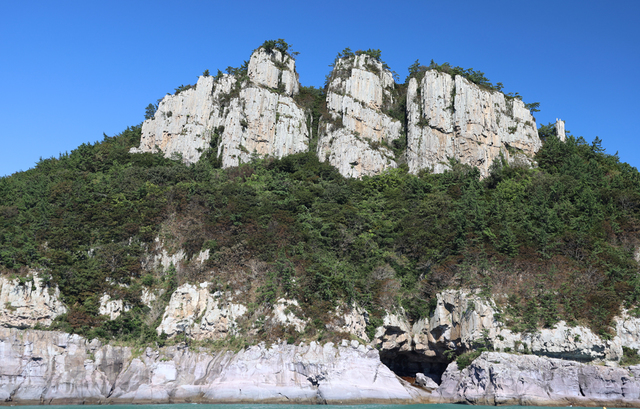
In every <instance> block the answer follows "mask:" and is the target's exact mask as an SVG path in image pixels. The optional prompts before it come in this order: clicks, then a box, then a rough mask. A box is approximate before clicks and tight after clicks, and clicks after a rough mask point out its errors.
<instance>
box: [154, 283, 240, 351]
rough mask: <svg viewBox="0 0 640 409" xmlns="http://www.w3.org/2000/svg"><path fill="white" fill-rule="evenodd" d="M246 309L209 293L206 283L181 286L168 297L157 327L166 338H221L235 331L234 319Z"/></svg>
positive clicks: (235, 322) (218, 295)
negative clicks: (177, 336) (179, 335)
mask: <svg viewBox="0 0 640 409" xmlns="http://www.w3.org/2000/svg"><path fill="white" fill-rule="evenodd" d="M246 312H247V307H245V306H244V305H242V304H239V303H233V302H231V301H230V300H229V296H228V295H224V294H222V293H220V292H215V293H213V294H211V293H210V292H209V283H207V282H204V283H200V285H198V286H195V285H192V284H184V285H182V286H180V287H178V288H177V289H176V291H175V292H174V293H173V294H172V295H171V300H170V301H169V305H168V306H167V307H166V309H165V312H164V314H163V316H162V322H161V323H160V325H159V326H158V328H157V332H158V334H162V333H163V332H164V333H165V334H167V335H169V336H173V335H176V334H186V335H187V336H190V337H192V338H195V339H205V338H206V339H221V338H224V337H226V336H227V335H234V334H236V332H237V320H238V318H240V317H242V316H243V315H244V314H245V313H246Z"/></svg>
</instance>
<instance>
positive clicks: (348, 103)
mask: <svg viewBox="0 0 640 409" xmlns="http://www.w3.org/2000/svg"><path fill="white" fill-rule="evenodd" d="M394 84H395V83H394V81H393V75H392V74H391V72H390V71H389V70H388V69H386V68H384V67H383V64H382V63H381V62H379V61H377V60H376V59H374V58H372V57H370V56H368V55H365V54H362V55H358V56H351V57H344V58H341V59H338V60H337V61H336V62H335V65H334V68H333V72H332V73H331V77H330V80H329V84H328V86H327V110H328V112H329V118H324V120H323V122H322V124H321V126H320V133H319V140H318V157H319V158H320V160H321V161H324V160H328V161H329V163H331V164H332V165H333V166H335V167H336V168H338V170H339V171H340V173H342V174H343V175H344V176H348V177H361V176H364V175H367V176H371V175H375V174H378V173H380V172H382V171H384V170H385V169H387V168H394V167H396V166H397V164H396V162H395V158H394V154H393V151H391V150H390V149H389V148H388V147H387V146H388V145H389V144H391V143H392V142H393V141H394V140H396V139H398V138H400V136H401V135H400V132H401V129H402V124H401V122H400V121H399V120H397V119H393V118H391V117H390V116H389V115H387V114H385V113H384V112H383V110H384V109H385V108H387V109H388V107H389V106H390V105H391V104H393V88H394Z"/></svg>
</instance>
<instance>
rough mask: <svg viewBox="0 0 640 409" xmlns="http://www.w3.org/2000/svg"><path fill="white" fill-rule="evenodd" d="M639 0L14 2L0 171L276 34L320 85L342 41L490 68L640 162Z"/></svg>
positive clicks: (309, 81)
mask: <svg viewBox="0 0 640 409" xmlns="http://www.w3.org/2000/svg"><path fill="white" fill-rule="evenodd" d="M639 16H640V1H636V0H629V1H607V2H604V1H598V2H596V1H589V0H586V1H585V0H581V1H564V2H563V1H557V0H556V1H535V2H533V1H513V0H508V1H506V0H505V1H478V0H474V1H394V2H389V1H377V0H375V1H374V0H369V1H345V0H341V1H333V0H324V1H317V2H303V1H280V2H277V1H264V0H262V1H253V0H251V1H236V2H232V1H225V2H218V1H184V0H183V1H172V2H169V1H162V0H160V1H135V0H128V1H86V0H83V1H65V0H60V1H55V2H54V1H29V0H22V1H4V2H2V5H0V74H1V75H0V86H1V87H0V89H2V92H3V95H2V98H0V176H2V175H7V174H12V173H14V172H17V171H20V170H26V169H29V168H31V167H33V166H34V165H35V163H36V162H37V161H38V160H39V158H40V157H45V158H47V157H51V156H57V155H58V154H59V153H60V152H65V151H70V150H72V149H74V148H75V147H77V146H78V145H80V144H81V143H83V142H95V141H97V140H101V139H102V135H103V132H104V133H106V134H107V135H114V134H117V133H119V132H121V131H122V130H124V129H125V128H126V127H127V126H129V125H136V124H139V123H140V122H142V120H143V118H144V109H145V107H146V106H147V105H148V104H149V103H151V102H155V101H156V100H157V99H158V98H160V97H162V96H163V95H165V94H166V93H167V92H173V90H174V88H176V87H178V86H179V85H181V84H185V85H186V84H192V83H195V81H196V79H197V76H198V75H200V74H201V73H202V72H203V71H204V70H205V69H209V70H211V71H212V72H215V70H217V69H218V68H219V69H222V70H224V68H226V67H227V66H229V65H231V66H239V65H240V64H242V62H243V61H244V60H247V59H249V56H250V54H251V51H252V50H253V49H254V48H256V47H258V46H259V45H261V44H262V42H264V40H267V39H277V38H284V39H285V40H286V41H287V42H288V43H290V44H292V45H293V48H294V51H299V52H300V55H299V56H298V60H297V70H298V72H299V74H300V82H301V83H302V85H314V86H321V85H322V84H323V82H324V77H325V75H326V74H328V73H329V70H330V68H329V67H328V65H329V64H330V63H331V62H332V61H333V59H334V57H335V56H336V54H337V53H338V52H339V51H341V50H343V49H344V48H345V47H351V49H353V50H357V49H367V48H379V49H381V50H382V59H383V60H385V61H386V62H387V63H388V64H389V66H390V67H391V69H392V70H395V71H396V72H397V73H398V74H399V75H400V77H401V80H402V81H404V78H405V76H406V75H407V67H408V66H409V65H411V64H412V63H413V62H414V61H415V60H416V59H418V58H419V59H420V61H421V62H422V63H424V64H428V63H429V61H430V60H431V59H434V60H435V61H436V62H438V63H443V62H446V61H448V62H450V63H451V64H453V65H459V66H462V67H465V68H470V67H471V68H474V69H476V70H480V71H483V72H484V73H485V74H486V76H487V77H488V78H489V80H491V81H492V82H494V83H496V82H502V83H503V84H504V85H505V92H519V93H520V94H521V95H522V96H523V97H524V101H525V102H540V103H541V107H540V108H541V112H539V113H537V114H536V117H537V119H538V124H541V123H542V124H546V123H548V122H552V121H555V118H556V117H559V118H562V119H564V120H565V121H566V124H567V129H568V130H570V131H571V133H572V134H574V135H576V136H584V137H585V139H587V140H588V141H592V140H593V139H594V138H595V137H596V136H599V137H601V138H602V139H603V140H604V143H603V146H604V147H605V148H606V150H607V152H608V153H612V154H613V153H615V152H616V151H618V152H619V155H620V158H621V159H622V160H623V161H625V162H628V163H630V164H631V165H633V166H635V167H638V166H640V157H639V155H638V153H640V139H639V138H638V135H637V131H636V128H637V125H636V124H635V122H636V121H638V120H640V76H639V75H638V68H639V67H640V28H639V27H640V24H639V23H638V17H639Z"/></svg>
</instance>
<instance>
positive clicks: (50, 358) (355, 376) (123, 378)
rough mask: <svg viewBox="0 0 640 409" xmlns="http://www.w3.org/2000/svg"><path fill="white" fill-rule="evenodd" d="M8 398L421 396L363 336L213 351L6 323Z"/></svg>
mask: <svg viewBox="0 0 640 409" xmlns="http://www.w3.org/2000/svg"><path fill="white" fill-rule="evenodd" d="M0 362H2V363H3V364H2V365H1V366H0V379H1V380H2V381H1V382H0V400H2V401H5V402H12V403H18V404H41V403H48V404H70V403H87V404H91V403H103V404H105V403H120V404H126V403H132V402H135V403H180V402H194V403H195V402H201V403H215V402H219V403H221V402H226V403H231V402H237V403H241V402H245V403H258V402H262V403H307V404H314V403H329V404H341V403H418V402H424V401H428V400H429V399H430V398H429V395H428V393H427V392H426V391H422V390H420V389H417V388H414V387H412V386H410V385H408V384H407V383H406V382H404V381H402V380H401V379H399V378H398V377H396V376H395V374H394V373H393V372H391V371H390V370H389V369H388V368H387V367H385V366H384V365H382V364H381V363H380V359H379V356H378V351H376V350H375V349H372V348H371V347H365V346H364V345H360V344H358V342H356V341H352V342H350V343H349V342H347V341H343V342H342V343H341V344H340V345H334V344H332V343H327V344H325V345H319V344H317V343H316V342H311V343H310V344H300V345H298V346H294V345H287V344H286V343H285V344H274V345H272V346H271V347H266V346H265V345H264V344H261V345H257V346H253V347H250V348H248V349H246V350H241V351H240V352H238V353H236V354H234V353H232V352H226V351H225V352H218V353H206V352H198V351H193V350H191V349H189V348H186V347H184V346H179V347H168V348H164V349H161V350H153V349H151V348H147V349H146V350H145V351H143V352H142V354H137V353H136V354H134V351H133V350H132V349H131V348H128V347H112V346H109V345H102V344H101V343H100V342H98V341H97V340H94V341H91V342H89V341H87V340H86V339H83V338H82V337H79V336H78V335H68V334H63V333H59V332H53V331H19V330H15V329H3V328H0Z"/></svg>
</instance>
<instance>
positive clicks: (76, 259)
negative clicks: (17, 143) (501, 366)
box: [0, 89, 640, 341]
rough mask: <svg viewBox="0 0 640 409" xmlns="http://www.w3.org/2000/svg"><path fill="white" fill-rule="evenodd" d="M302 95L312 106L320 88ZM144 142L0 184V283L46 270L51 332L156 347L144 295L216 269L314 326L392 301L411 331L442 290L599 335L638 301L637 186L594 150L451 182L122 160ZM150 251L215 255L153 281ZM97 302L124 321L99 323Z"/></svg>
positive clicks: (624, 168)
mask: <svg viewBox="0 0 640 409" xmlns="http://www.w3.org/2000/svg"><path fill="white" fill-rule="evenodd" d="M305 93H306V95H307V96H308V97H303V100H304V99H305V98H308V100H307V102H308V103H309V104H310V105H309V106H310V107H314V106H315V105H314V104H315V101H317V98H316V94H318V93H320V91H319V90H316V89H308V90H306V91H305ZM315 109H321V108H319V107H316V108H315ZM316 115H317V114H316ZM220 131H221V130H219V129H218V130H214V131H213V134H214V135H216V134H217V133H219V132H220ZM139 138H140V128H139V127H134V128H129V129H127V130H126V131H125V132H123V133H122V134H120V135H118V136H115V137H105V139H104V140H103V141H102V142H99V143H96V144H93V145H91V144H83V145H81V146H80V147H78V148H77V149H76V150H74V151H73V152H71V153H65V154H63V155H61V156H60V157H59V158H51V159H43V160H41V161H40V162H39V163H38V164H37V166H36V167H35V168H34V169H31V170H29V171H26V172H20V173H16V174H14V175H12V176H8V177H4V178H2V179H0V266H1V269H2V270H3V271H4V273H5V274H17V275H24V273H23V272H24V267H25V266H31V267H39V268H41V269H43V270H45V271H47V272H48V273H50V276H51V278H50V281H51V282H52V283H55V284H58V285H60V288H61V291H62V294H63V297H64V301H65V302H66V303H67V305H69V306H70V311H69V313H68V314H66V316H63V317H61V318H60V319H59V320H58V321H57V323H56V327H57V328H64V329H66V330H69V331H75V332H81V333H91V334H93V335H100V336H103V337H116V338H120V339H130V338H132V337H133V338H135V339H143V340H147V341H148V340H151V339H154V338H153V337H154V336H155V335H153V334H154V332H153V331H152V330H153V328H155V326H156V325H157V322H155V321H154V322H148V320H146V321H145V318H144V316H145V315H144V314H145V311H144V310H145V308H146V307H144V306H143V305H142V304H141V302H140V295H141V286H142V285H146V286H149V285H155V286H156V287H158V286H160V287H164V288H166V289H167V290H171V289H173V288H176V287H177V286H178V285H179V284H181V283H183V282H187V281H191V282H195V281H198V280H202V281H204V280H205V279H210V276H209V275H208V271H212V270H215V271H223V272H226V273H225V274H227V275H226V276H225V275H221V276H220V277H219V279H220V282H219V283H218V285H219V286H221V288H225V287H226V288H229V286H231V287H232V288H243V289H244V290H245V291H247V293H248V294H253V295H251V296H248V299H249V300H254V301H252V302H256V303H259V301H260V300H262V301H264V302H273V300H275V299H277V298H279V297H282V296H287V297H293V298H296V299H298V300H300V302H301V309H302V314H303V315H304V316H307V317H314V318H315V319H320V320H322V319H324V318H323V317H325V316H326V312H327V311H329V310H331V309H332V308H334V306H335V305H336V303H337V302H338V300H345V301H347V302H348V301H351V300H355V301H357V302H358V303H360V305H362V306H364V307H365V308H367V309H368V310H369V312H370V313H371V314H372V317H373V319H378V318H380V317H381V315H382V313H383V310H384V309H388V308H392V307H393V306H397V305H402V306H403V307H404V308H405V309H406V310H407V313H408V314H409V315H410V317H412V318H414V319H415V318H418V317H421V316H425V315H427V314H428V313H429V311H430V309H431V308H433V300H434V296H435V294H436V293H437V292H438V291H440V290H442V289H444V288H446V287H458V286H461V287H475V288H481V289H482V290H483V292H484V293H485V294H491V293H498V294H506V295H508V297H507V299H504V300H502V301H501V303H502V305H503V307H504V315H503V318H504V319H505V322H507V324H508V325H510V326H511V327H513V328H515V329H519V330H534V329H535V328H537V327H539V326H542V325H544V326H552V325H553V324H554V323H555V322H557V320H559V319H565V320H567V321H569V322H582V323H586V324H588V325H590V326H591V328H593V329H594V330H595V331H597V332H598V333H600V334H602V335H604V336H607V334H608V331H609V325H610V323H611V319H612V317H613V316H614V315H615V314H616V313H617V312H618V311H619V307H620V305H621V304H625V305H626V306H627V307H631V306H633V305H635V304H637V303H638V297H639V295H640V282H639V279H638V276H637V269H638V264H637V263H636V262H635V260H634V259H633V252H634V250H635V248H636V246H637V244H638V243H637V241H638V239H637V226H638V225H640V220H639V217H638V216H639V214H638V213H639V211H640V191H639V186H640V175H639V174H638V172H637V170H636V169H635V168H632V167H631V166H629V165H627V164H625V163H620V162H619V160H618V158H617V157H616V156H612V155H607V154H605V153H604V151H603V149H602V148H601V145H600V141H599V140H596V141H594V143H593V144H587V143H586V142H585V141H584V140H583V139H582V138H574V137H572V136H569V137H568V138H567V142H566V143H561V142H559V141H558V140H557V138H556V137H555V135H553V133H550V134H549V135H548V136H547V137H546V143H545V145H544V147H543V148H542V150H541V151H540V152H539V153H538V155H537V157H536V160H537V161H538V163H539V168H538V169H526V168H521V167H511V166H509V165H508V164H506V163H505V162H504V161H496V162H495V163H494V164H493V166H492V167H491V175H490V176H489V177H487V178H486V179H484V180H480V179H479V173H478V171H477V169H473V168H470V167H468V166H465V165H461V164H459V163H456V162H453V161H452V162H451V164H450V165H451V170H450V171H448V172H445V173H443V174H437V175H435V174H429V173H427V172H422V173H421V174H419V175H411V174H408V173H407V171H406V169H405V168H400V169H393V170H390V171H388V172H386V173H384V174H382V175H379V176H376V177H365V178H363V179H362V180H350V179H344V178H343V177H342V176H341V175H340V174H339V173H338V172H337V171H336V169H335V168H333V167H331V166H329V165H328V164H326V163H321V162H319V161H318V159H317V158H316V157H315V155H314V154H312V153H304V154H296V155H292V156H289V157H285V158H283V159H280V160H274V159H265V160H256V161H254V162H252V163H248V164H244V165H242V166H240V167H237V168H230V169H224V170H223V169H220V163H219V157H218V156H217V145H216V146H212V149H211V153H207V154H205V156H204V159H203V160H201V161H200V162H198V163H197V164H195V165H191V166H186V165H184V164H182V163H180V162H177V161H173V160H170V159H166V158H163V157H162V156H160V155H154V154H129V153H128V150H129V148H130V147H132V146H137V144H138V143H139ZM212 139H213V140H214V142H212V143H214V144H215V138H212ZM156 237H160V238H161V239H162V240H163V242H164V243H165V246H166V247H167V248H168V249H169V250H170V251H176V250H177V249H179V248H182V249H184V250H185V251H186V253H187V254H188V257H193V256H194V255H196V254H197V253H198V252H200V251H201V250H204V249H209V250H210V252H211V258H210V259H209V261H208V262H207V263H206V265H205V266H204V267H198V266H197V265H196V264H197V263H187V264H186V265H185V266H183V268H182V269H181V270H180V272H177V271H176V270H173V272H167V273H162V272H161V271H145V270H143V269H142V267H141V265H142V263H141V260H142V258H143V257H144V255H145V252H146V251H148V249H149V248H150V245H151V244H152V243H153V241H154V239H155V238H156ZM252 260H253V261H252ZM250 263H258V264H259V265H260V266H262V267H260V269H258V271H261V273H259V274H258V275H256V274H257V273H250V272H249V271H248V270H247V269H248V268H249V267H247V266H248V265H250ZM248 277H249V278H248ZM112 283H113V284H112ZM118 283H119V284H126V285H128V287H121V286H118V285H114V284H118ZM104 292H107V293H109V294H111V296H112V297H114V298H119V299H123V300H125V302H127V303H129V304H130V305H132V306H133V307H134V309H133V310H132V311H131V312H129V313H127V314H124V315H123V316H122V317H121V318H119V319H118V320H116V321H111V322H110V321H108V320H105V319H103V318H101V317H99V315H98V313H97V307H98V299H99V295H100V294H102V293H104ZM167 294H169V293H167ZM252 297H253V298H252ZM314 331H315V330H314ZM288 336H291V335H288Z"/></svg>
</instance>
